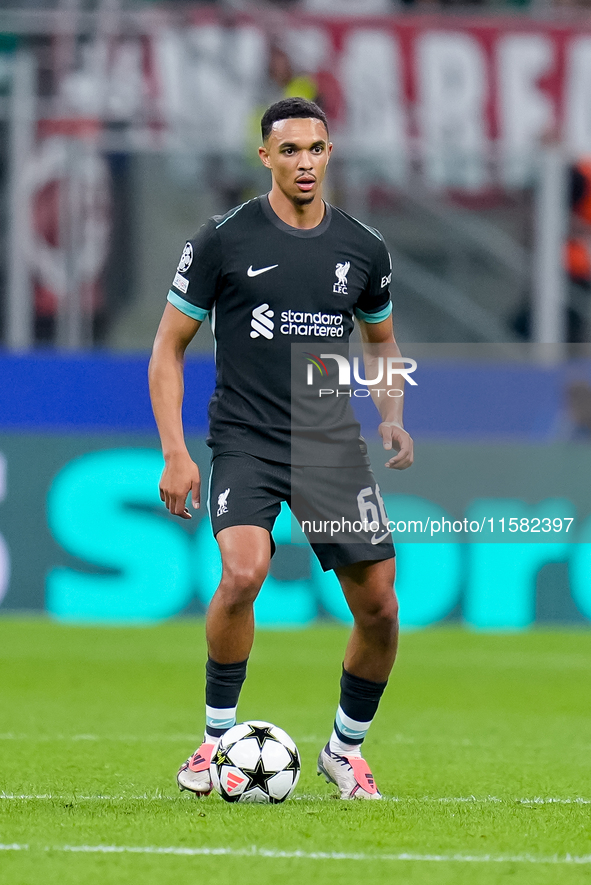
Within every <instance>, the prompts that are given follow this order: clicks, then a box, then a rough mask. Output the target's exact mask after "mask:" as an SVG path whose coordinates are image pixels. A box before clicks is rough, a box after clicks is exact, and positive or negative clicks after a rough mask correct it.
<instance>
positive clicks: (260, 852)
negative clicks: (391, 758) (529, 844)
mask: <svg viewBox="0 0 591 885" xmlns="http://www.w3.org/2000/svg"><path fill="white" fill-rule="evenodd" d="M29 850H30V846H29V845H26V844H18V843H13V844H7V845H1V844H0V851H29ZM41 851H63V852H69V853H76V854H162V855H167V854H168V855H177V856H182V857H219V856H220V855H225V856H228V857H262V858H268V859H271V860H283V859H288V860H293V859H298V860H359V861H362V862H364V863H367V862H368V861H389V862H392V861H394V862H396V861H415V862H417V861H418V862H427V863H496V864H498V863H523V864H552V865H556V864H560V865H563V864H568V865H584V864H591V854H586V855H572V854H566V855H562V856H561V855H557V854H554V855H551V856H550V857H537V856H536V855H533V854H515V855H511V854H507V855H505V854H415V853H413V852H407V851H403V852H400V853H399V854H361V853H360V854H353V853H346V852H340V851H279V850H277V849H273V848H271V849H269V848H258V847H257V846H254V845H253V846H252V848H222V847H220V848H213V847H203V848H185V847H181V846H174V845H172V846H157V845H46V846H44V847H43V848H41Z"/></svg>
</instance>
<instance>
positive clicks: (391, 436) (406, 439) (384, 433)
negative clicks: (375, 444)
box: [378, 421, 413, 470]
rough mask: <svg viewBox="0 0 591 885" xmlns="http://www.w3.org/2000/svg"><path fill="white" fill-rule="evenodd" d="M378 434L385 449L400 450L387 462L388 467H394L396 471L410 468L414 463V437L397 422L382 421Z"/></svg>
mask: <svg viewBox="0 0 591 885" xmlns="http://www.w3.org/2000/svg"><path fill="white" fill-rule="evenodd" d="M378 433H379V434H380V436H381V437H382V440H383V443H384V448H385V449H397V450H398V454H397V455H395V456H394V457H393V458H390V460H389V461H386V467H392V468H393V469H394V470H406V468H407V467H410V465H411V464H412V462H413V444H412V437H411V436H410V435H409V434H408V433H407V432H406V430H405V429H404V427H402V426H401V425H400V424H397V423H396V422H395V421H382V423H381V424H380V426H379V427H378Z"/></svg>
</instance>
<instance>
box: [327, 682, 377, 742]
mask: <svg viewBox="0 0 591 885" xmlns="http://www.w3.org/2000/svg"><path fill="white" fill-rule="evenodd" d="M387 684H388V683H387V681H386V682H370V681H369V679H362V678H361V677H360V676H353V674H352V673H348V672H347V671H346V670H345V668H344V667H343V675H342V676H341V697H340V701H339V708H338V710H337V715H336V719H335V724H334V730H335V734H336V736H337V738H338V739H339V741H341V742H342V743H344V744H351V745H353V744H355V745H358V744H361V743H362V742H363V740H364V738H365V735H366V734H367V732H368V730H369V726H370V725H371V720H372V719H373V717H374V716H375V715H376V711H377V709H378V704H379V703H380V698H381V697H382V694H383V693H384V689H385V687H386V685H387Z"/></svg>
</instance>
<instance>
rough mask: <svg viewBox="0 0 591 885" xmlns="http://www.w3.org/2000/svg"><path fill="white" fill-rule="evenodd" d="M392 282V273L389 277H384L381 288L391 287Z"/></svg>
mask: <svg viewBox="0 0 591 885" xmlns="http://www.w3.org/2000/svg"><path fill="white" fill-rule="evenodd" d="M391 282H392V271H390V273H389V274H388V276H387V277H382V282H381V283H380V288H381V289H385V288H386V286H389V285H390V283H391Z"/></svg>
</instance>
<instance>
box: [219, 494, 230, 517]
mask: <svg viewBox="0 0 591 885" xmlns="http://www.w3.org/2000/svg"><path fill="white" fill-rule="evenodd" d="M229 494H230V489H226V491H225V492H222V493H221V494H219V495H218V510H217V513H216V516H221V515H222V514H223V513H227V512H228V495H229Z"/></svg>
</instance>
